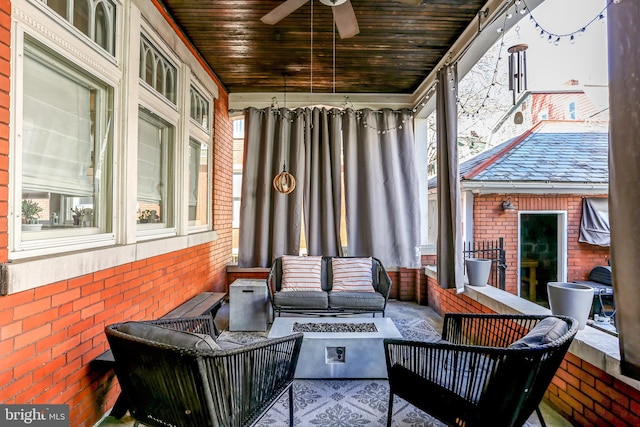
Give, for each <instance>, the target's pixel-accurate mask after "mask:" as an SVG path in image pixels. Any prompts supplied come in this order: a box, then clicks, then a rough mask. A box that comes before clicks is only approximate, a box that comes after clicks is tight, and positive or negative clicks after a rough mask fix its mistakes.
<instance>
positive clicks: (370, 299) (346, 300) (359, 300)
mask: <svg viewBox="0 0 640 427" xmlns="http://www.w3.org/2000/svg"><path fill="white" fill-rule="evenodd" d="M384 303H385V300H384V296H383V295H382V294H380V293H378V292H333V291H332V292H329V307H331V308H332V309H336V308H338V309H345V310H347V309H348V310H382V309H384Z"/></svg>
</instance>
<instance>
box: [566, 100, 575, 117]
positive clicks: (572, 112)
mask: <svg viewBox="0 0 640 427" xmlns="http://www.w3.org/2000/svg"><path fill="white" fill-rule="evenodd" d="M567 119H569V120H575V119H576V103H575V101H572V102H570V103H569V108H568V111H567Z"/></svg>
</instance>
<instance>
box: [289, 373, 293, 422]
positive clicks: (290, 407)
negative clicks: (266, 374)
mask: <svg viewBox="0 0 640 427" xmlns="http://www.w3.org/2000/svg"><path fill="white" fill-rule="evenodd" d="M289 427H293V384H291V385H290V386H289Z"/></svg>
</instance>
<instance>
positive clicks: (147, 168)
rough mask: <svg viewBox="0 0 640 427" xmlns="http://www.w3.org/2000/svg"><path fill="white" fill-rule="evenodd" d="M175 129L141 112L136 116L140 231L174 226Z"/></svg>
mask: <svg viewBox="0 0 640 427" xmlns="http://www.w3.org/2000/svg"><path fill="white" fill-rule="evenodd" d="M174 169H175V168H174V128H173V126H171V125H170V124H168V123H167V122H165V121H164V120H162V119H161V118H160V117H158V116H156V115H155V114H153V113H151V112H150V111H147V110H145V109H143V108H140V109H139V112H138V180H137V181H138V196H137V202H138V206H137V218H138V220H137V222H138V229H139V230H145V229H146V230H148V229H158V228H167V227H173V226H174V212H173V201H174V188H175V184H174V181H175V172H174Z"/></svg>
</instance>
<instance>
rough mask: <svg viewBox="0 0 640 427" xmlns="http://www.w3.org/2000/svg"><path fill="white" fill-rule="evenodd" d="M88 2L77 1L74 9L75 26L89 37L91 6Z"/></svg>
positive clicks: (84, 0) (86, 0) (85, 0)
mask: <svg viewBox="0 0 640 427" xmlns="http://www.w3.org/2000/svg"><path fill="white" fill-rule="evenodd" d="M88 3H89V2H88V0H75V7H74V8H73V26H74V27H76V28H77V29H79V30H80V31H82V32H83V33H84V34H86V35H87V36H88V35H89V4H88Z"/></svg>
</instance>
